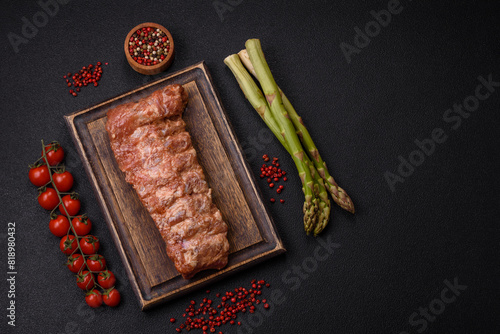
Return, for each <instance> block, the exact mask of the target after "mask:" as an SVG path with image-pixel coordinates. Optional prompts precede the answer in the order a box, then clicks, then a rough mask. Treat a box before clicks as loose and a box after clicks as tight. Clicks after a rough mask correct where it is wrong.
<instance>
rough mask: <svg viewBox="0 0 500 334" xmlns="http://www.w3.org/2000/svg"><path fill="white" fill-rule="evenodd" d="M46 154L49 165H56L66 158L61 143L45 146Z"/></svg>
mask: <svg viewBox="0 0 500 334" xmlns="http://www.w3.org/2000/svg"><path fill="white" fill-rule="evenodd" d="M45 154H46V156H47V160H48V162H49V165H51V166H55V165H57V164H59V163H60V162H61V161H63V159H64V150H63V149H62V147H61V146H60V145H59V144H56V143H54V144H50V145H48V146H47V147H46V148H45Z"/></svg>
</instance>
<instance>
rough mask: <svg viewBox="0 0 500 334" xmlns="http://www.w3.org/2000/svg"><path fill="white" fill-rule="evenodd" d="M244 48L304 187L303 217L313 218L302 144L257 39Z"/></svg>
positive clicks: (313, 201) (313, 200)
mask: <svg viewBox="0 0 500 334" xmlns="http://www.w3.org/2000/svg"><path fill="white" fill-rule="evenodd" d="M245 47H246V49H247V51H248V55H249V56H250V60H251V62H252V64H253V67H254V68H255V72H256V74H257V79H258V80H259V82H260V85H261V87H262V91H263V92H264V94H265V97H266V100H267V102H268V104H269V108H270V110H271V113H272V115H273V117H274V119H275V120H276V123H278V125H279V127H280V129H281V133H282V135H283V137H284V138H285V142H286V143H287V145H288V148H289V150H290V152H291V153H292V154H291V155H292V158H293V161H294V163H295V166H296V167H297V170H298V172H299V176H300V178H301V180H302V184H304V185H305V186H304V187H303V190H304V194H305V202H304V208H303V209H304V215H305V216H307V217H309V216H311V217H315V216H316V215H315V213H316V211H317V210H318V201H317V199H316V197H315V195H314V189H313V186H314V180H313V177H312V176H311V172H310V170H309V167H308V166H307V165H306V163H305V162H304V157H305V156H307V155H306V154H305V153H304V150H303V148H302V144H301V143H300V140H299V138H298V137H297V134H296V133H295V128H294V127H293V124H292V122H291V121H290V120H289V119H288V117H287V112H286V110H285V108H284V107H283V102H282V101H281V96H280V94H279V91H278V86H277V85H276V82H275V81H274V78H273V76H272V74H271V70H270V69H269V66H268V65H267V62H266V60H265V58H264V54H263V52H262V48H261V46H260V41H259V40H258V39H249V40H248V41H247V42H246V43H245ZM314 221H315V220H313V222H314Z"/></svg>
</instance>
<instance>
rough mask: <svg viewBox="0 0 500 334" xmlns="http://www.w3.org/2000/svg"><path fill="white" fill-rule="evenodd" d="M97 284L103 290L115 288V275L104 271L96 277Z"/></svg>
mask: <svg viewBox="0 0 500 334" xmlns="http://www.w3.org/2000/svg"><path fill="white" fill-rule="evenodd" d="M97 283H99V285H100V286H102V287H103V288H104V289H109V288H111V287H113V286H115V283H116V278H115V274H113V273H112V272H111V271H109V270H104V271H101V272H100V273H99V275H98V276H97Z"/></svg>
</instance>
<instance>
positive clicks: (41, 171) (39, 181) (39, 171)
mask: <svg viewBox="0 0 500 334" xmlns="http://www.w3.org/2000/svg"><path fill="white" fill-rule="evenodd" d="M28 176H29V179H30V181H31V183H33V185H35V186H37V187H41V186H44V185H46V184H47V183H49V182H50V171H49V168H48V167H47V166H46V165H43V166H39V167H33V168H31V169H30V171H29V174H28Z"/></svg>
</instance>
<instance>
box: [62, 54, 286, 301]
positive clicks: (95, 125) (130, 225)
mask: <svg viewBox="0 0 500 334" xmlns="http://www.w3.org/2000/svg"><path fill="white" fill-rule="evenodd" d="M170 84H181V85H183V87H184V88H185V89H186V90H187V92H188V94H189V100H188V104H187V108H186V110H185V112H184V114H183V119H184V120H185V121H186V124H187V130H188V131H189V133H190V134H191V137H192V142H193V146H194V148H195V149H196V152H197V154H198V160H199V162H200V165H201V166H202V167H203V169H204V172H205V176H206V179H207V182H208V184H209V186H210V187H211V188H212V191H213V199H214V202H215V204H216V205H217V207H218V208H219V209H220V211H221V213H222V215H223V218H224V220H225V221H226V222H227V224H228V226H229V232H228V239H229V244H230V249H229V251H230V255H229V263H228V265H227V266H226V268H224V269H222V270H207V271H204V272H201V273H198V274H197V275H195V276H194V277H193V278H192V279H190V280H185V279H183V278H182V276H181V275H180V274H179V273H178V272H177V271H176V269H175V267H174V264H173V262H172V261H171V260H170V259H169V258H168V256H167V252H166V248H165V242H164V241H163V239H162V237H161V235H160V233H159V232H158V230H157V229H156V226H155V224H154V221H153V220H152V218H151V217H150V216H149V213H148V212H147V210H146V209H145V208H144V207H143V205H142V203H141V202H140V200H139V198H138V196H137V194H136V193H135V191H134V189H133V188H132V186H131V185H129V184H128V183H126V182H125V178H124V173H123V172H122V171H120V169H119V168H118V165H117V163H116V160H115V158H114V155H113V152H112V150H111V147H110V145H109V139H108V134H107V132H106V129H105V124H106V113H107V111H108V110H109V109H111V108H114V107H116V106H117V105H119V104H122V103H127V102H130V101H137V100H138V99H140V98H142V97H144V96H147V95H149V94H151V93H152V92H154V91H155V90H157V89H160V88H161V87H164V86H166V85H170ZM65 120H66V123H67V125H68V127H69V129H70V132H71V135H72V137H73V141H74V143H75V145H76V148H77V150H78V153H79V155H80V157H81V159H82V162H83V164H84V167H85V170H86V172H87V174H88V177H89V179H90V181H91V183H92V185H93V188H94V190H95V193H96V197H97V199H98V201H99V204H100V206H101V209H102V211H103V213H104V217H105V219H106V222H107V225H108V227H109V229H110V231H111V235H112V236H113V240H114V242H115V244H116V247H117V249H118V251H119V253H120V256H121V258H122V261H123V263H124V265H125V266H126V270H127V274H128V278H129V280H130V282H131V285H132V287H133V289H134V292H135V293H136V295H137V298H138V300H139V303H140V305H141V308H142V309H143V310H144V309H146V308H149V307H151V306H153V305H156V304H158V303H161V302H165V301H167V300H170V299H172V298H174V297H176V296H179V295H181V294H186V293H188V292H189V291H192V290H193V289H198V288H201V287H203V286H206V285H208V284H210V283H211V282H213V281H215V280H218V279H221V278H223V277H225V276H227V275H229V274H231V273H234V272H236V271H237V270H241V269H243V268H246V267H249V266H251V265H254V264H256V263H258V262H261V261H263V260H264V259H267V258H269V257H271V256H275V255H277V254H280V253H282V252H284V251H285V248H284V247H283V244H282V242H281V240H280V238H279V235H278V233H277V231H276V228H275V226H274V224H273V221H272V219H271V217H270V215H269V212H268V210H267V209H266V207H265V206H264V204H263V202H262V199H261V196H260V194H259V191H258V189H257V187H256V185H255V179H254V177H253V174H252V173H251V172H250V169H249V167H248V165H247V163H246V161H245V160H244V158H243V154H242V150H241V147H240V145H239V143H238V141H237V139H236V136H235V135H234V132H233V129H232V128H231V125H230V124H229V121H228V119H227V117H226V114H225V112H224V110H223V107H222V104H221V103H220V100H219V97H218V95H217V93H216V91H215V89H214V86H213V83H212V80H211V77H210V74H209V73H208V69H207V67H206V65H205V63H204V62H200V63H198V64H195V65H193V66H190V67H188V68H186V69H184V70H181V71H179V72H176V73H174V74H172V75H170V76H168V77H165V78H162V79H160V80H157V81H155V82H153V83H149V84H147V85H145V86H143V87H140V88H138V89H135V90H133V91H131V92H128V93H126V94H123V95H121V96H118V97H116V98H114V99H111V100H108V101H106V102H103V103H101V104H98V105H96V106H94V107H92V108H89V109H86V110H82V111H78V112H75V113H73V114H70V115H67V116H65Z"/></svg>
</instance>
